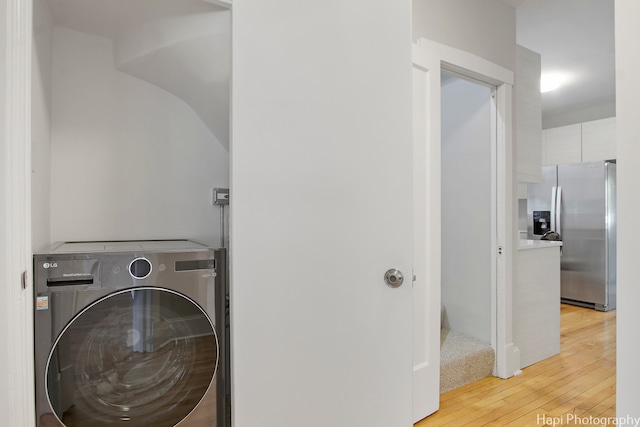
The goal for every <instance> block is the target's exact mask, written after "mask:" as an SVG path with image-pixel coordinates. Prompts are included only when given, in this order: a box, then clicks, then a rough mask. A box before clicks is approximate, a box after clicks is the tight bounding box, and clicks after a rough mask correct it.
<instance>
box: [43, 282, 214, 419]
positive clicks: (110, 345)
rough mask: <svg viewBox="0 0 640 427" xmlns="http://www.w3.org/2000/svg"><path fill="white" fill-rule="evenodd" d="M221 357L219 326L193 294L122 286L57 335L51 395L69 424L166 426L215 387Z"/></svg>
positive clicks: (49, 387)
mask: <svg viewBox="0 0 640 427" xmlns="http://www.w3.org/2000/svg"><path fill="white" fill-rule="evenodd" d="M217 363H218V340H217V337H216V334H215V330H214V328H213V325H212V323H211V321H210V319H209V317H208V316H207V314H206V313H205V312H204V311H203V310H202V309H201V308H200V306H199V305H198V304H196V303H195V302H194V301H193V300H191V299H189V298H187V297H186V296H184V295H182V294H179V293H177V292H174V291H170V290H167V289H163V288H135V289H129V290H123V291H119V292H114V293H112V294H109V295H108V296H106V297H104V298H103V299H101V300H98V301H97V302H95V303H93V304H92V305H90V306H89V307H87V308H86V309H84V310H83V311H82V312H80V313H79V314H78V315H77V316H75V317H74V318H73V319H72V320H71V321H70V322H69V324H68V325H67V326H66V327H65V329H64V330H63V331H62V333H61V334H60V335H59V336H58V338H57V340H56V342H55V344H54V346H53V349H52V351H51V354H50V356H49V360H48V362H47V374H46V377H47V397H48V399H49V402H50V404H51V407H52V408H53V411H54V413H55V414H56V416H57V417H58V418H59V419H60V420H61V421H62V423H63V424H64V425H66V426H91V427H96V426H109V425H119V424H122V425H124V424H126V425H128V426H154V427H164V426H167V427H169V426H174V425H175V424H177V423H178V422H180V421H181V420H182V419H184V418H185V417H186V416H187V415H189V413H191V411H193V409H194V408H195V407H196V405H198V403H199V402H200V401H201V400H202V398H203V397H204V395H205V393H207V390H208V389H209V387H210V388H211V391H210V393H215V385H212V381H213V378H214V375H215V372H216V368H217ZM207 400H208V399H207ZM212 413H214V414H215V408H212Z"/></svg>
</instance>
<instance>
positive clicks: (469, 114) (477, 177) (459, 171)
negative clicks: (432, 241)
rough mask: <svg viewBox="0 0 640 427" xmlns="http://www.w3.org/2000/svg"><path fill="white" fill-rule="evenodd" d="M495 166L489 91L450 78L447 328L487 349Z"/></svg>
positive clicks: (445, 165)
mask: <svg viewBox="0 0 640 427" xmlns="http://www.w3.org/2000/svg"><path fill="white" fill-rule="evenodd" d="M444 75H445V76H447V74H444ZM491 166H492V161H491V90H490V89H489V88H488V87H486V86H483V85H480V84H477V83H473V82H470V81H467V80H463V79H460V78H457V77H451V75H448V77H447V78H443V82H442V303H443V304H444V306H445V310H446V320H445V324H447V323H448V324H447V326H448V327H449V328H450V329H452V330H455V331H460V332H464V333H467V334H469V335H471V336H474V337H476V338H478V339H481V340H483V341H485V342H487V343H490V342H491V295H492V291H491V289H492V288H491V271H492V270H491V245H492V242H491V232H492V224H491V209H492V205H491Z"/></svg>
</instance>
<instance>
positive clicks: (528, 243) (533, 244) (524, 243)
mask: <svg viewBox="0 0 640 427" xmlns="http://www.w3.org/2000/svg"><path fill="white" fill-rule="evenodd" d="M557 246H562V242H557V241H553V240H524V239H521V240H520V244H519V245H518V249H542V248H553V247H557Z"/></svg>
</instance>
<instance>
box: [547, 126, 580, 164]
mask: <svg viewBox="0 0 640 427" xmlns="http://www.w3.org/2000/svg"><path fill="white" fill-rule="evenodd" d="M581 140H582V126H581V125H580V123H578V124H575V125H569V126H561V127H557V128H552V129H546V130H545V131H544V138H543V142H542V145H543V158H542V164H543V165H545V166H546V165H559V164H562V163H580V162H581V161H582V148H581Z"/></svg>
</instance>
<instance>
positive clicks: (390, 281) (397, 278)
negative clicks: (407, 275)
mask: <svg viewBox="0 0 640 427" xmlns="http://www.w3.org/2000/svg"><path fill="white" fill-rule="evenodd" d="M403 281H404V276H403V275H402V272H401V271H400V270H396V269H395V268H391V269H389V270H387V272H386V273H384V283H386V284H387V286H389V287H390V288H397V287H399V286H400V285H402V282H403Z"/></svg>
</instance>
